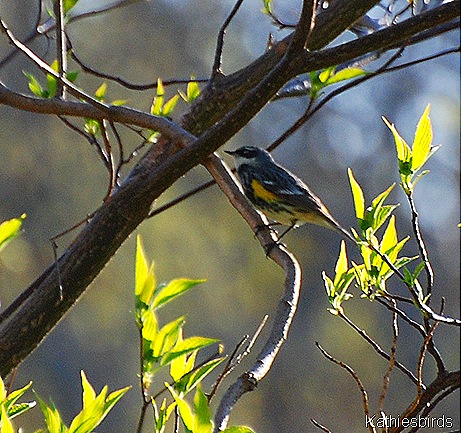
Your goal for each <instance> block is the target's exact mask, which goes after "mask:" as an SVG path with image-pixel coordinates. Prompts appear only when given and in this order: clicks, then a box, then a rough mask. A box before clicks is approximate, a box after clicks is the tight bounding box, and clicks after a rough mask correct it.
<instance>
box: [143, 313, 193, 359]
mask: <svg viewBox="0 0 461 433" xmlns="http://www.w3.org/2000/svg"><path fill="white" fill-rule="evenodd" d="M184 323H185V320H184V317H179V318H178V319H176V320H174V321H172V322H170V323H167V324H166V325H165V326H163V328H162V329H160V331H158V333H157V337H156V338H155V340H154V341H153V342H152V345H151V348H152V351H153V354H154V357H156V358H160V357H161V356H163V355H165V354H166V353H168V352H169V351H170V350H171V349H172V348H173V347H174V345H175V344H176V341H177V339H178V335H179V333H180V331H181V329H182V327H183V326H184Z"/></svg>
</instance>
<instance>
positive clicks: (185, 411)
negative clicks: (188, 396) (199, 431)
mask: <svg viewBox="0 0 461 433" xmlns="http://www.w3.org/2000/svg"><path fill="white" fill-rule="evenodd" d="M165 386H166V387H167V388H168V391H170V393H171V395H172V396H173V398H174V400H175V402H176V404H177V405H178V409H179V415H180V417H181V420H182V422H183V424H184V427H185V428H186V432H187V433H192V432H194V415H193V413H192V410H191V408H190V407H189V405H188V404H187V403H186V401H185V400H184V399H183V398H182V397H181V396H180V395H179V394H178V393H177V392H176V391H175V390H174V389H173V388H172V387H171V386H170V385H169V384H168V383H165ZM194 433H195V432H194Z"/></svg>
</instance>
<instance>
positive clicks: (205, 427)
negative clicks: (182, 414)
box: [194, 385, 213, 433]
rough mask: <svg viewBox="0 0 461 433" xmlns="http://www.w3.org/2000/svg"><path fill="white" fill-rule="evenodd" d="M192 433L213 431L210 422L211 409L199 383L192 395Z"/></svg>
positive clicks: (210, 432)
mask: <svg viewBox="0 0 461 433" xmlns="http://www.w3.org/2000/svg"><path fill="white" fill-rule="evenodd" d="M194 433H213V423H212V422H211V411H210V407H209V405H208V399H207V398H206V396H205V394H204V393H203V391H202V387H201V386H200V385H198V386H197V391H196V393H195V396H194Z"/></svg>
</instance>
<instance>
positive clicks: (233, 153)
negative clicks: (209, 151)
mask: <svg viewBox="0 0 461 433" xmlns="http://www.w3.org/2000/svg"><path fill="white" fill-rule="evenodd" d="M224 153H227V154H228V155H232V156H234V155H235V151H233V150H225V151H224Z"/></svg>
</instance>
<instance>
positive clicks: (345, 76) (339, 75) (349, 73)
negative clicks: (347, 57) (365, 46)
mask: <svg viewBox="0 0 461 433" xmlns="http://www.w3.org/2000/svg"><path fill="white" fill-rule="evenodd" d="M367 73H368V72H366V71H364V70H363V69H360V68H345V69H341V70H340V71H339V72H336V73H334V74H333V75H331V76H330V77H328V79H327V81H326V82H325V84H327V85H330V84H335V83H339V82H340V81H345V80H350V79H352V78H356V77H360V76H362V75H366V74H367Z"/></svg>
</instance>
